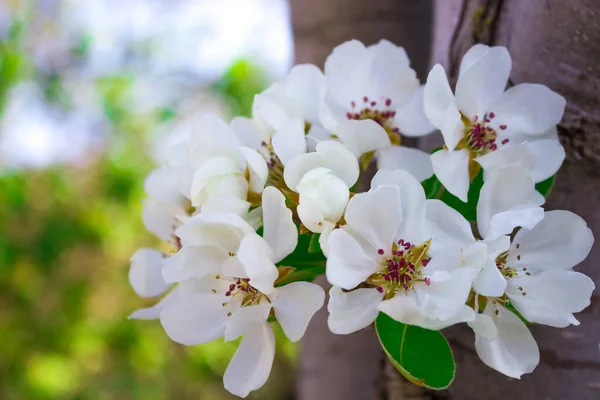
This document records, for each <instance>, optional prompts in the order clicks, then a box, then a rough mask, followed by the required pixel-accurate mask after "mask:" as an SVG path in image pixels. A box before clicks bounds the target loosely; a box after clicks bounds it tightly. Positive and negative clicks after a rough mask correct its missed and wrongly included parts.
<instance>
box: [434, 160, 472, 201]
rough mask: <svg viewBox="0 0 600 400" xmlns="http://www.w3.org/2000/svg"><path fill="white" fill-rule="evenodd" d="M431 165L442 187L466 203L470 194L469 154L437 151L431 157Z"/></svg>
mask: <svg viewBox="0 0 600 400" xmlns="http://www.w3.org/2000/svg"><path fill="white" fill-rule="evenodd" d="M431 164H432V166H433V172H434V173H435V175H436V176H437V178H438V179H439V180H440V182H441V183H442V185H444V187H445V188H446V189H447V190H448V191H449V192H450V193H452V194H453V195H455V196H456V197H458V198H459V199H460V200H462V201H464V202H465V203H466V202H467V200H468V197H467V194H468V193H469V152H468V151H465V150H459V151H447V150H440V151H436V152H435V153H433V154H432V155H431Z"/></svg>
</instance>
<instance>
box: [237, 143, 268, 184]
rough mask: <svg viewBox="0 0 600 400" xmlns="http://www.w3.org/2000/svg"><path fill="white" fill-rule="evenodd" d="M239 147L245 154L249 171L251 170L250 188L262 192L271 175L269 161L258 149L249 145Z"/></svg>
mask: <svg viewBox="0 0 600 400" xmlns="http://www.w3.org/2000/svg"><path fill="white" fill-rule="evenodd" d="M239 149H240V151H241V152H242V154H244V158H245V159H246V166H247V169H248V172H250V179H249V180H248V189H249V190H250V191H251V192H254V193H262V191H263V188H264V187H265V183H266V182H267V177H268V176H269V168H268V167H267V162H266V161H265V159H264V158H263V156H261V155H260V154H259V153H258V152H257V151H256V150H253V149H251V148H249V147H240V148H239Z"/></svg>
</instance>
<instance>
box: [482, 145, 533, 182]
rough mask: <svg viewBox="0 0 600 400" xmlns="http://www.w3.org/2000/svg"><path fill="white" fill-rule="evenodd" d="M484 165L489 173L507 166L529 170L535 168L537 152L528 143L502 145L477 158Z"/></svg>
mask: <svg viewBox="0 0 600 400" xmlns="http://www.w3.org/2000/svg"><path fill="white" fill-rule="evenodd" d="M475 161H477V162H478V163H479V165H481V166H482V167H483V169H484V170H485V173H486V175H485V176H484V177H485V178H486V179H487V175H488V174H489V173H491V172H493V171H495V170H497V169H502V168H506V167H523V168H525V169H527V170H531V169H533V167H534V165H536V163H537V162H538V160H537V156H536V154H535V153H534V152H533V151H531V150H530V149H529V148H528V146H527V145H525V144H518V145H516V146H507V147H501V148H500V149H498V150H496V151H492V152H490V153H488V154H486V155H484V156H481V157H477V158H476V159H475Z"/></svg>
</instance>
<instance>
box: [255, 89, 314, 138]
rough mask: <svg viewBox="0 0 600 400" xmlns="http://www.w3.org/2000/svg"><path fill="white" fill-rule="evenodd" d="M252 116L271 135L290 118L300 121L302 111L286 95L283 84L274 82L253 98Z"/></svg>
mask: <svg viewBox="0 0 600 400" xmlns="http://www.w3.org/2000/svg"><path fill="white" fill-rule="evenodd" d="M252 116H253V118H254V119H255V120H256V121H258V123H259V125H260V126H262V127H263V130H265V131H267V132H270V134H271V135H272V133H273V132H274V131H276V130H278V129H280V128H281V127H282V126H283V125H284V124H285V123H286V122H287V121H289V120H290V119H291V118H300V119H302V109H301V108H300V105H299V104H298V103H297V102H296V101H295V100H294V99H292V98H291V97H290V96H289V95H288V94H287V91H286V87H285V84H283V83H281V82H276V83H274V84H272V85H271V86H270V87H268V88H267V89H266V90H265V91H263V92H262V93H260V94H258V95H256V96H255V97H254V102H253V104H252ZM265 141H268V140H265Z"/></svg>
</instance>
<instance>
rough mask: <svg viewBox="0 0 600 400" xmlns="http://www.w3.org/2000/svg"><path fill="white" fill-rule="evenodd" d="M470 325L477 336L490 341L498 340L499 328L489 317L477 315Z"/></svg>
mask: <svg viewBox="0 0 600 400" xmlns="http://www.w3.org/2000/svg"><path fill="white" fill-rule="evenodd" d="M468 324H469V327H470V328H471V329H473V332H475V335H476V336H480V337H482V338H483V339H487V340H490V341H491V340H496V339H498V328H496V324H494V320H493V319H492V317H490V316H489V315H486V314H477V315H476V316H475V319H474V320H473V321H471V322H469V323H468Z"/></svg>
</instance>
